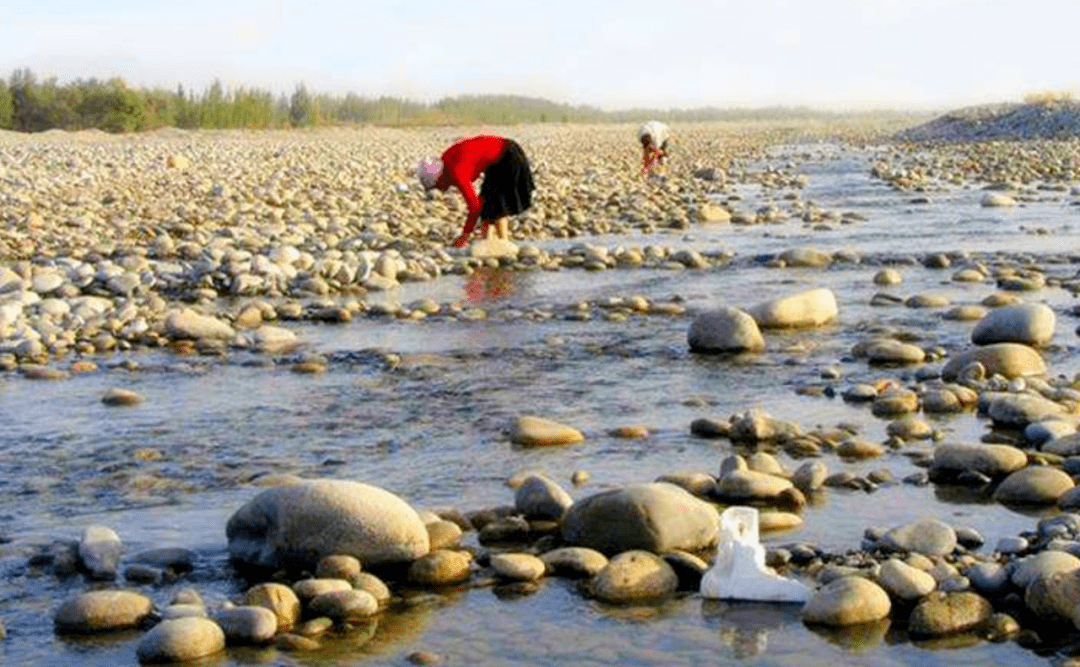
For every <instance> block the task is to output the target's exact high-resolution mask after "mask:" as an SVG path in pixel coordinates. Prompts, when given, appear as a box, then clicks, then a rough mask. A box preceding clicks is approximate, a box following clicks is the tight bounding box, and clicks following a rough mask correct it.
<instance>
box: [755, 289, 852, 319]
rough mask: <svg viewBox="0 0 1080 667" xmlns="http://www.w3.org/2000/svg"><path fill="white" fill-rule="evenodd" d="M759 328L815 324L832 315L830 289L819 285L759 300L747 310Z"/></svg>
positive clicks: (834, 297)
mask: <svg viewBox="0 0 1080 667" xmlns="http://www.w3.org/2000/svg"><path fill="white" fill-rule="evenodd" d="M747 312H748V313H750V316H751V317H753V318H754V321H756V322H757V324H758V326H759V327H761V328H762V329H794V328H805V327H817V326H821V325H823V324H828V323H829V322H832V321H833V320H835V319H836V316H837V314H838V312H839V311H838V309H837V307H836V296H834V295H833V293H832V290H830V289H828V288H825V287H822V288H819V289H813V290H809V291H806V292H800V293H799V294H793V295H791V296H787V297H783V298H780V299H773V300H772V301H766V302H764V303H759V304H757V305H756V306H753V307H752V308H749V309H748V310H747Z"/></svg>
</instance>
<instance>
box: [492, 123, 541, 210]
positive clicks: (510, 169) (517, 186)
mask: <svg viewBox="0 0 1080 667" xmlns="http://www.w3.org/2000/svg"><path fill="white" fill-rule="evenodd" d="M534 189H535V186H534V185H533V176H532V169H531V168H530V167H529V159H528V158H527V157H525V151H523V150H521V146H519V145H518V143H517V142H516V141H514V140H513V139H507V140H506V148H505V149H504V150H503V154H502V156H501V157H500V158H499V159H498V160H496V161H495V162H492V163H491V165H490V166H489V167H488V168H487V169H485V170H484V182H483V184H481V185H480V201H481V202H482V208H481V209H480V219H481V220H497V219H499V218H501V217H503V216H507V215H517V214H518V213H521V212H522V211H525V210H526V209H528V208H529V207H530V206H532V191H533V190H534Z"/></svg>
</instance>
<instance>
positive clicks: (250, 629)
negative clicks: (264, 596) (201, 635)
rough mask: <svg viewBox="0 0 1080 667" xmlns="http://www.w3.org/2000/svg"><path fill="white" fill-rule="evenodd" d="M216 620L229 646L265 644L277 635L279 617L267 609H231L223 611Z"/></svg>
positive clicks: (244, 607)
mask: <svg viewBox="0 0 1080 667" xmlns="http://www.w3.org/2000/svg"><path fill="white" fill-rule="evenodd" d="M214 620H215V621H217V624H218V625H219V626H220V627H221V630H222V632H224V633H225V639H226V641H227V642H228V643H229V644H263V643H266V642H268V641H270V640H271V639H273V638H274V635H275V634H277V616H276V615H274V612H272V611H270V610H269V609H267V608H266V607H250V606H241V607H231V608H229V609H223V610H221V611H220V612H219V613H218V614H217V615H216V616H215V617H214Z"/></svg>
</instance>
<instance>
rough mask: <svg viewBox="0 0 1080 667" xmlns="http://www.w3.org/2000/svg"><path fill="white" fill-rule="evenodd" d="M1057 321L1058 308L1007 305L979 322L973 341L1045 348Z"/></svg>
mask: <svg viewBox="0 0 1080 667" xmlns="http://www.w3.org/2000/svg"><path fill="white" fill-rule="evenodd" d="M1056 323H1057V318H1056V317H1055V316H1054V311H1053V310H1051V308H1050V306H1047V305H1046V304H1042V303H1021V304H1017V305H1015V306H1003V307H1001V308H998V309H996V310H992V311H990V312H989V313H987V315H986V316H985V317H983V318H982V319H981V320H979V321H978V322H977V323H976V324H975V328H974V329H972V331H971V342H972V343H975V344H976V345H990V344H992V343H1022V344H1024V345H1031V346H1033V347H1042V346H1043V345H1046V344H1047V343H1049V342H1050V340H1051V339H1052V338H1053V337H1054V326H1055V325H1056Z"/></svg>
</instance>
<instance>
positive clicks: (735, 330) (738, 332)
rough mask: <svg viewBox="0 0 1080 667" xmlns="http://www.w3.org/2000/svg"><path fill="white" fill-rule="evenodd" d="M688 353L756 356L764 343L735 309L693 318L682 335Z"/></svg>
mask: <svg viewBox="0 0 1080 667" xmlns="http://www.w3.org/2000/svg"><path fill="white" fill-rule="evenodd" d="M686 342H687V343H688V344H689V345H690V351H691V352H706V353H708V352H713V353H716V352H760V351H762V350H764V349H765V339H764V338H762V337H761V330H760V329H758V325H757V322H755V321H754V318H753V317H751V316H750V315H749V314H747V313H745V312H743V311H741V310H739V309H738V308H717V309H716V310H709V311H706V312H704V313H701V314H700V315H698V316H697V317H696V318H694V321H693V323H692V324H691V325H690V330H689V331H688V332H687V334H686Z"/></svg>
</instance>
